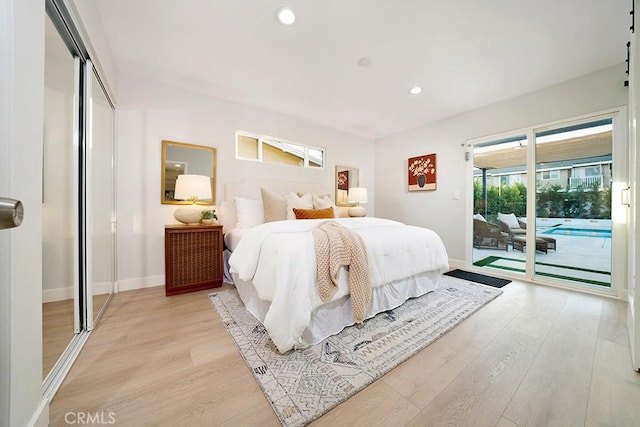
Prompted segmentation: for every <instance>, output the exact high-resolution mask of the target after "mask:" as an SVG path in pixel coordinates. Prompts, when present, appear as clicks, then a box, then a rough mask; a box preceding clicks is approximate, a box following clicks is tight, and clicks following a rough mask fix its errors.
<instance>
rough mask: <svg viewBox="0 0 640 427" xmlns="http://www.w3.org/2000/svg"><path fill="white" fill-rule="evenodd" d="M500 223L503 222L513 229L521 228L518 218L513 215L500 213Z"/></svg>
mask: <svg viewBox="0 0 640 427" xmlns="http://www.w3.org/2000/svg"><path fill="white" fill-rule="evenodd" d="M498 221H501V222H503V223H505V224H506V225H507V227H509V228H510V229H511V228H520V224H519V223H518V218H516V215H515V214H513V213H510V214H503V213H498Z"/></svg>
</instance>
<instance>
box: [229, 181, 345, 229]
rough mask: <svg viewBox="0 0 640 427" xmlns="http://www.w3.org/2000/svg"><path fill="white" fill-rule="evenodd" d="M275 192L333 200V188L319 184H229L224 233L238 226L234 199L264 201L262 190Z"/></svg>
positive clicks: (289, 182) (244, 182)
mask: <svg viewBox="0 0 640 427" xmlns="http://www.w3.org/2000/svg"><path fill="white" fill-rule="evenodd" d="M261 187H264V188H266V189H267V190H270V191H273V192H274V193H276V194H288V193H291V192H294V193H295V192H297V193H312V194H329V195H331V198H332V199H333V191H334V189H333V187H332V186H331V185H326V184H321V183H319V182H296V181H275V180H273V181H272V180H257V179H246V180H244V181H242V182H227V183H225V184H224V200H223V201H222V203H221V204H220V223H221V224H222V225H223V227H224V231H225V232H226V231H227V230H231V229H232V228H233V227H235V225H236V221H237V220H236V208H235V203H234V201H233V198H234V197H246V198H248V199H256V200H262V192H261V191H260V188H261Z"/></svg>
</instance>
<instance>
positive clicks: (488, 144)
mask: <svg viewBox="0 0 640 427" xmlns="http://www.w3.org/2000/svg"><path fill="white" fill-rule="evenodd" d="M473 153H474V156H473V166H474V169H473V207H474V211H473V212H474V217H473V250H472V260H473V265H475V266H477V267H481V268H492V269H499V270H503V271H509V272H512V273H514V274H523V273H524V263H525V257H524V253H523V252H522V251H520V252H518V251H514V250H513V249H514V245H515V247H516V248H521V247H520V245H521V244H522V242H523V241H525V240H524V239H525V238H526V228H524V227H521V223H520V222H519V221H523V220H525V221H526V218H527V137H526V135H524V134H520V135H514V136H510V137H506V138H501V139H496V140H489V141H485V142H482V143H478V144H477V145H475V146H474V150H473Z"/></svg>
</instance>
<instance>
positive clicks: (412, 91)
mask: <svg viewBox="0 0 640 427" xmlns="http://www.w3.org/2000/svg"><path fill="white" fill-rule="evenodd" d="M408 92H409V94H411V95H417V94H419V93H421V92H422V88H421V87H420V86H414V87H412V88H411V89H409V91H408Z"/></svg>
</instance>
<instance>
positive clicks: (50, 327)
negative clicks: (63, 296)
mask: <svg viewBox="0 0 640 427" xmlns="http://www.w3.org/2000/svg"><path fill="white" fill-rule="evenodd" d="M108 298H109V295H108V294H102V295H94V296H93V307H94V310H95V311H94V313H96V314H97V313H98V312H99V311H100V309H101V308H102V306H103V305H104V303H105V302H106V301H107V299H108ZM73 320H74V314H73V299H67V300H61V301H53V302H45V303H43V304H42V379H43V380H44V379H45V378H46V377H47V375H49V372H50V371H51V369H52V368H53V366H54V365H55V364H56V362H57V361H58V359H59V358H60V356H62V353H64V351H65V350H66V349H67V346H68V345H69V342H70V341H71V339H72V338H73V336H74V335H75V333H74V324H73Z"/></svg>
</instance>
